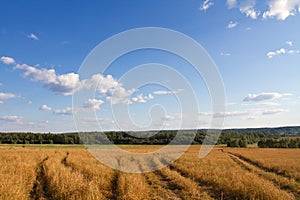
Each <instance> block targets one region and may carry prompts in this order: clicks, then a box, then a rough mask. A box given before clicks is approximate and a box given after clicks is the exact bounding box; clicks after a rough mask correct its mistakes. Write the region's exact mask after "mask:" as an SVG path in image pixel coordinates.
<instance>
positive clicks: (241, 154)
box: [0, 146, 300, 200]
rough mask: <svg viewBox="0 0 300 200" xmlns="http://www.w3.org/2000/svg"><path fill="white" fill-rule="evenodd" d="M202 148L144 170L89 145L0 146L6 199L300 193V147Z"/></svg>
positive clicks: (1, 191) (1, 193)
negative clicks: (108, 161)
mask: <svg viewBox="0 0 300 200" xmlns="http://www.w3.org/2000/svg"><path fill="white" fill-rule="evenodd" d="M147 148H148V149H147V150H146V151H151V150H153V149H155V148H156V149H157V147H147ZM199 148H200V147H199V146H192V147H190V149H189V150H188V151H187V152H186V153H185V154H184V155H183V156H182V157H181V158H180V159H179V160H177V161H176V162H174V163H173V164H172V165H171V166H169V167H165V168H163V169H161V170H159V171H155V172H149V173H143V174H130V173H124V172H119V171H115V170H113V169H110V168H108V167H106V166H105V165H103V164H101V163H100V162H99V161H97V160H95V159H94V158H93V157H92V156H91V155H90V154H89V153H88V151H87V150H85V149H66V148H65V149H61V148H60V149H58V148H55V149H46V148H0V166H1V167H0V180H1V182H0V199H5V200H9V199H55V200H56V199H84V200H85V199H113V200H114V199H124V200H125V199H126V200H127V199H128V200H130V199H270V200H276V199H280V200H282V199H284V200H285V199H299V198H300V182H299V171H300V168H299V166H300V150H296V149H293V150H291V149H255V148H248V149H231V148H224V149H223V150H221V149H220V148H215V149H214V150H213V151H212V152H211V153H210V154H209V155H208V156H207V157H205V158H204V159H199V158H198V153H199ZM129 150H130V151H135V148H134V147H130V149H129ZM136 151H138V152H140V151H141V147H139V148H136ZM157 162H164V161H163V160H158V161H157ZM156 164H159V163H156Z"/></svg>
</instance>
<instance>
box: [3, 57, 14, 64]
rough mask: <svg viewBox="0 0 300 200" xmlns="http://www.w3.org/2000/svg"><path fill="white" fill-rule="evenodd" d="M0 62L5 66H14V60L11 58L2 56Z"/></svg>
mask: <svg viewBox="0 0 300 200" xmlns="http://www.w3.org/2000/svg"><path fill="white" fill-rule="evenodd" d="M0 61H1V62H2V63H4V64H6V65H9V64H14V63H15V59H13V58H11V57H7V56H2V57H1V58H0Z"/></svg>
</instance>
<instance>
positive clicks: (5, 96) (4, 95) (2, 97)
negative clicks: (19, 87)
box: [0, 92, 17, 104]
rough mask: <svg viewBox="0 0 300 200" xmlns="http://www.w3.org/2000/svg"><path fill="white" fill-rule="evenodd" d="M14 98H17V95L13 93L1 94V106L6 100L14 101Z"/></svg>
mask: <svg viewBox="0 0 300 200" xmlns="http://www.w3.org/2000/svg"><path fill="white" fill-rule="evenodd" d="M12 98H17V95H15V94H12V93H4V92H0V104H2V103H3V101H4V100H7V99H12Z"/></svg>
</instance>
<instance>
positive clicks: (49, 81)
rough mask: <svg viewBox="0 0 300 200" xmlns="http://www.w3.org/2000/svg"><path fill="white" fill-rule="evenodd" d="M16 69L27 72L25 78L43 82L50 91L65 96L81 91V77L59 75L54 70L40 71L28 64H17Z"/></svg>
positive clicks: (69, 74)
mask: <svg viewBox="0 0 300 200" xmlns="http://www.w3.org/2000/svg"><path fill="white" fill-rule="evenodd" d="M14 69H22V70H25V73H24V74H23V75H24V76H25V77H31V81H35V82H42V83H44V86H45V87H46V88H48V89H49V90H51V91H53V92H55V93H57V94H61V95H64V96H68V95H72V94H73V92H74V91H73V90H77V89H79V86H80V84H79V75H78V74H75V73H67V74H62V75H57V74H56V72H55V70H54V69H44V68H42V69H38V68H36V67H32V66H29V65H26V64H22V65H19V64H17V65H16V66H15V68H14Z"/></svg>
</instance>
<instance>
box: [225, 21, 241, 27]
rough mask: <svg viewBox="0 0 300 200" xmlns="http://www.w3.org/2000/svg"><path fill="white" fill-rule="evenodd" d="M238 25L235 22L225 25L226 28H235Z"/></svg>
mask: <svg viewBox="0 0 300 200" xmlns="http://www.w3.org/2000/svg"><path fill="white" fill-rule="evenodd" d="M237 25H238V23H237V22H233V21H230V22H229V24H228V25H227V28H229V29H230V28H234V27H236V26H237Z"/></svg>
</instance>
